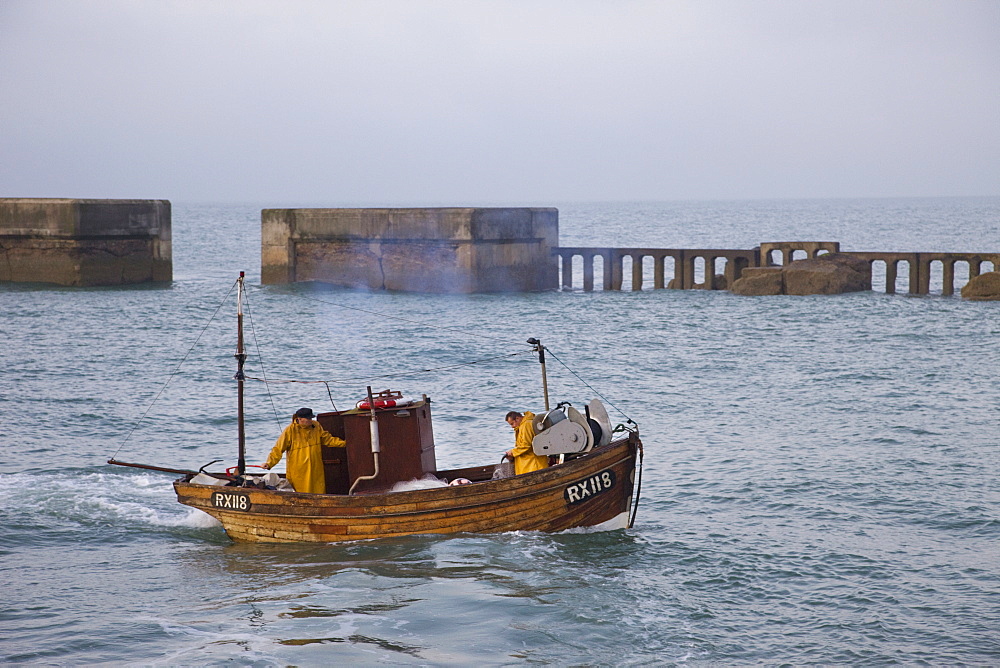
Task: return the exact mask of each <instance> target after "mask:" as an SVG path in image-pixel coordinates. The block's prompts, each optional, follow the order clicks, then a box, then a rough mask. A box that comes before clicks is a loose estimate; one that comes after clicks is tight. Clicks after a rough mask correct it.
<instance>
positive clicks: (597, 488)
mask: <svg viewBox="0 0 1000 668" xmlns="http://www.w3.org/2000/svg"><path fill="white" fill-rule="evenodd" d="M614 486H615V472H614V471H612V470H611V469H608V470H607V471H601V472H600V473H597V474H595V475H592V476H590V477H589V478H587V479H586V480H583V481H581V482H577V483H573V484H572V485H567V486H566V489H565V491H563V496H564V497H566V503H568V504H569V505H571V506H572V505H575V504H577V503H580V502H581V501H586V500H587V499H589V498H590V497H592V496H596V495H598V494H600V493H602V492H606V491H608V490H609V489H611V488H612V487H614Z"/></svg>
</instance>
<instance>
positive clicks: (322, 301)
mask: <svg viewBox="0 0 1000 668" xmlns="http://www.w3.org/2000/svg"><path fill="white" fill-rule="evenodd" d="M290 294H291V295H292V296H293V297H298V298H299V299H306V300H308V301H314V302H319V303H320V304H328V305H330V306H338V307H340V308H343V309H347V310H349V311H360V312H361V313H367V314H369V315H377V316H379V317H380V318H388V319H390V320H399V321H401V322H408V323H410V324H411V325H421V326H423V327H432V328H435V329H457V330H459V331H460V332H462V333H463V334H466V335H468V336H478V337H479V338H481V339H490V340H492V341H503V342H504V343H505V344H507V345H510V339H508V338H504V337H499V336H490V335H489V334H479V333H477V332H473V331H470V330H468V329H466V328H464V327H460V326H458V325H440V324H437V323H434V324H430V323H427V322H421V321H420V320H410V319H409V318H403V317H400V316H398V315H392V314H389V313H380V312H378V311H369V310H368V309H363V308H358V307H357V306H347V305H346V304H338V303H337V302H330V301H326V300H325V299H318V298H316V297H306V296H304V295H297V294H295V293H290ZM525 345H527V344H525Z"/></svg>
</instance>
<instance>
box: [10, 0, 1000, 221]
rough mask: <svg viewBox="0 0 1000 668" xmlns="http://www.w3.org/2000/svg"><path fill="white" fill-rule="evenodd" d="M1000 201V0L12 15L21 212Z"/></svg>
mask: <svg viewBox="0 0 1000 668" xmlns="http://www.w3.org/2000/svg"><path fill="white" fill-rule="evenodd" d="M950 195H1000V1H998V0H931V1H925V0H898V1H895V0H886V1H879V0H860V1H858V0H817V1H808V0H788V1H783V2H751V1H749V0H739V1H732V2H730V1H722V0H720V1H714V0H664V1H660V2H645V1H628V0H619V1H610V0H608V1H603V2H592V1H587V0H569V1H565V2H557V1H547V0H524V1H510V2H502V1H480V2H477V1H475V0H456V1H451V0H443V1H435V2H421V1H419V0H405V1H400V2H392V1H380V0H363V1H358V2H297V1H295V0H281V1H280V2H278V1H275V2H253V1H248V0H240V1H239V2H225V1H221V2H219V1H213V2H207V1H204V0H196V1H193V2H181V1H171V0H164V1H159V2H157V1H155V0H151V1H138V0H129V1H125V0H123V1H120V2H116V1H112V0H95V1H93V2H85V1H80V2H70V1H59V2H57V1H52V0H0V196H4V197H123V198H130V197H138V198H163V199H170V200H172V201H176V202H197V201H217V202H254V203H257V202H264V203H268V204H270V205H273V206H294V205H296V204H305V203H312V204H323V203H327V204H329V205H331V206H333V205H337V204H348V203H369V204H374V203H386V204H397V205H402V204H406V203H412V204H429V203H436V204H454V205H472V204H485V203H505V204H512V205H514V204H519V203H524V204H527V203H535V204H545V203H547V202H559V201H567V200H570V201H572V200H586V201H604V200H673V199H733V198H772V197H773V198H798V197H880V196H950Z"/></svg>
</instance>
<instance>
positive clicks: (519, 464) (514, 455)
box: [505, 411, 549, 475]
mask: <svg viewBox="0 0 1000 668" xmlns="http://www.w3.org/2000/svg"><path fill="white" fill-rule="evenodd" d="M505 419H506V420H507V424H509V425H510V426H511V429H513V430H514V447H513V448H511V449H510V450H508V451H507V456H508V457H510V458H511V459H512V460H513V461H514V475H521V474H522V473H531V472H532V471H539V470H541V469H543V468H545V467H546V466H548V465H549V458H548V456H547V455H536V454H535V451H534V450H532V449H531V441H532V439H534V438H535V428H534V427H533V426H532V425H531V421H532V420H534V419H535V414H534V413H532V412H531V411H525V413H524V415H521V414H520V413H518V412H517V411H511V412H509V413H507V417H506V418H505Z"/></svg>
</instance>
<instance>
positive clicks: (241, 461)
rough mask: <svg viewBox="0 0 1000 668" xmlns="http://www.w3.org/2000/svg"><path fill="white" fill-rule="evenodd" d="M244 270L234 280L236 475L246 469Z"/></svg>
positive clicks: (240, 474)
mask: <svg viewBox="0 0 1000 668" xmlns="http://www.w3.org/2000/svg"><path fill="white" fill-rule="evenodd" d="M244 275H245V274H244V272H242V271H241V272H240V277H239V279H237V281H236V354H235V355H233V357H235V358H236V365H237V367H236V376H235V378H236V388H237V390H236V395H237V409H236V416H237V422H238V425H239V426H238V430H239V442H240V449H239V457H238V459H237V460H236V473H237V475H239V476H241V477H242V475H243V472H244V471H245V470H246V430H245V429H244V422H243V381H244V380H245V377H244V375H243V365H244V364H245V363H246V361H247V355H246V353H245V352H244V351H243V277H244Z"/></svg>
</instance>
